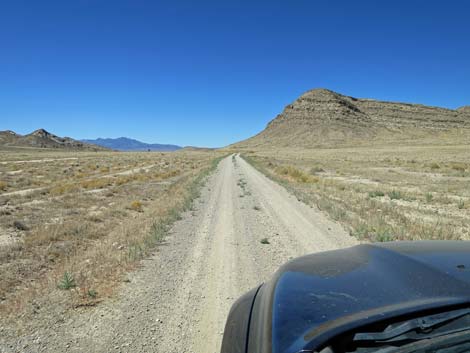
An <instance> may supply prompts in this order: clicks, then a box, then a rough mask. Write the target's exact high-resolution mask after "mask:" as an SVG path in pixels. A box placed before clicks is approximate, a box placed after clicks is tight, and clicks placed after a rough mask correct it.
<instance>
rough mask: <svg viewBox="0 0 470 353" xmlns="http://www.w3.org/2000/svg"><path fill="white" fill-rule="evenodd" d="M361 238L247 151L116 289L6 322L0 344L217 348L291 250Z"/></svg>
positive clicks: (223, 169)
mask: <svg viewBox="0 0 470 353" xmlns="http://www.w3.org/2000/svg"><path fill="white" fill-rule="evenodd" d="M262 239H264V241H263V243H265V244H263V243H262V242H261V240H262ZM266 243H267V244H266ZM356 243H357V240H356V239H355V238H353V237H350V236H349V235H348V234H347V233H346V232H345V231H344V230H343V229H342V228H341V227H340V226H339V225H338V224H336V223H334V222H332V221H330V220H329V219H328V218H326V217H325V216H324V215H323V214H322V213H319V212H318V211H316V210H315V209H313V208H311V207H309V206H307V205H305V204H303V203H301V202H299V201H298V200H297V198H296V197H294V196H293V195H291V194H289V193H288V192H287V191H286V190H285V189H284V188H283V187H281V186H279V185H278V184H276V183H274V182H273V181H271V180H269V179H268V178H266V177H265V176H264V175H262V174H261V173H260V172H258V171H257V170H255V169H254V168H253V167H252V166H250V165H249V164H248V163H246V162H245V161H244V160H243V159H241V158H240V157H238V156H232V157H228V158H225V159H224V160H222V161H221V162H220V164H219V167H218V168H217V170H216V172H215V173H214V174H213V175H212V176H211V177H210V179H209V181H208V182H207V184H206V186H205V187H204V188H203V190H202V193H201V197H200V198H199V199H198V200H197V201H196V202H195V204H194V209H193V210H192V211H188V212H186V213H185V214H184V215H183V217H182V219H181V220H179V221H177V222H176V223H175V225H174V226H173V228H172V230H171V232H170V235H169V236H168V237H167V238H166V240H165V242H163V243H162V244H161V245H160V246H159V248H158V249H157V251H156V252H155V253H154V255H152V256H151V257H150V258H148V259H146V260H144V261H143V263H142V266H141V268H140V269H138V270H137V271H135V272H133V273H130V274H129V275H128V279H127V280H126V281H125V282H124V283H123V285H122V287H121V289H120V294H119V295H118V296H117V297H115V298H114V299H111V300H109V301H107V302H104V303H102V304H101V305H99V306H97V307H95V308H82V309H77V311H76V312H74V313H73V315H70V314H64V315H62V314H60V313H48V317H44V318H43V319H42V320H35V321H38V322H40V324H37V325H35V326H34V327H30V328H27V329H26V330H24V331H25V332H23V333H22V334H21V335H20V336H17V333H16V332H13V330H11V329H9V328H7V327H0V352H66V351H67V352H85V351H86V352H111V351H112V352H162V353H163V352H164V353H171V352H175V353H176V352H178V353H180V352H195V353H212V352H218V351H219V348H220V343H221V339H222V334H223V329H224V324H225V319H226V316H227V314H228V311H229V309H230V306H231V305H232V303H233V302H234V301H235V300H236V299H237V298H238V297H239V296H240V295H241V294H243V293H244V292H245V291H247V290H249V289H251V288H252V287H255V286H256V285H258V284H259V283H261V282H262V281H264V280H266V279H268V278H269V277H270V276H271V275H272V273H273V272H274V271H275V270H276V269H277V268H278V267H279V266H280V265H281V264H282V263H284V262H285V261H287V260H289V259H291V258H293V257H296V256H300V255H303V254H307V253H312V252H317V251H323V250H330V249H335V248H341V247H346V246H351V245H354V244H356ZM80 310H81V311H80Z"/></svg>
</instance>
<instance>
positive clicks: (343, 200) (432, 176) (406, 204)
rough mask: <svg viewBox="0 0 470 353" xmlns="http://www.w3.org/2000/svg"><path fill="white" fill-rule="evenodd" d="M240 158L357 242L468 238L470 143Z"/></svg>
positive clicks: (248, 154) (255, 154)
mask: <svg viewBox="0 0 470 353" xmlns="http://www.w3.org/2000/svg"><path fill="white" fill-rule="evenodd" d="M242 156H243V158H245V159H246V160H247V161H248V162H249V163H251V164H252V165H253V166H255V167H256V168H257V169H259V170H260V171H262V172H263V173H264V174H266V175H267V176H269V177H270V178H272V179H274V180H275V181H277V182H279V183H281V184H283V185H284V186H285V187H287V188H288V189H289V190H290V191H291V192H293V193H294V194H295V195H296V196H297V197H298V198H299V200H301V201H303V202H305V203H307V204H309V205H312V207H317V208H318V209H319V210H321V211H323V212H325V213H326V214H328V216H329V217H330V218H332V219H333V220H335V221H338V222H340V223H341V224H342V225H343V226H344V227H345V228H346V229H347V230H348V231H349V232H350V234H351V235H353V236H355V237H357V238H358V239H360V240H364V241H379V242H381V241H393V240H420V239H465V240H467V239H470V188H468V185H470V162H469V161H470V150H469V149H468V147H467V146H420V147H414V146H409V147H406V146H404V147H399V148H387V147H381V148H377V147H374V148H365V147H361V148H357V149H355V148H343V149H317V150H309V151H307V150H299V151H288V150H285V151H282V150H281V151H276V153H273V152H263V151H258V152H255V151H249V152H245V153H244V154H243V155H242Z"/></svg>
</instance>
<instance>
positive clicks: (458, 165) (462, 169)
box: [450, 163, 466, 172]
mask: <svg viewBox="0 0 470 353" xmlns="http://www.w3.org/2000/svg"><path fill="white" fill-rule="evenodd" d="M450 167H451V168H452V169H453V170H456V171H458V172H465V169H466V165H465V164H464V163H452V164H451V165H450Z"/></svg>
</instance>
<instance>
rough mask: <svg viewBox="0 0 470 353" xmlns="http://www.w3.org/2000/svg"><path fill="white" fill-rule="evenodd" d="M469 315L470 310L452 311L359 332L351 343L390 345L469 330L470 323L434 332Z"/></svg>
mask: <svg viewBox="0 0 470 353" xmlns="http://www.w3.org/2000/svg"><path fill="white" fill-rule="evenodd" d="M469 314H470V309H460V310H453V311H448V312H444V313H439V314H433V315H428V316H423V317H420V318H415V319H411V320H408V321H405V322H400V323H397V324H391V325H389V326H387V327H386V328H385V330H384V331H382V332H359V333H356V334H355V335H354V338H353V341H356V342H357V341H366V342H374V343H381V342H382V343H390V342H397V341H403V340H420V339H424V338H432V337H437V336H439V335H443V334H450V333H455V332H460V331H464V330H469V329H470V323H467V325H463V326H457V327H453V328H452V329H450V330H447V331H439V332H437V333H436V332H434V330H435V329H438V328H440V327H442V326H443V325H446V324H449V323H451V322H453V321H456V320H458V319H461V318H463V317H465V316H467V315H469Z"/></svg>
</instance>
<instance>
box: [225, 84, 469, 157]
mask: <svg viewBox="0 0 470 353" xmlns="http://www.w3.org/2000/svg"><path fill="white" fill-rule="evenodd" d="M453 137H458V138H459V139H464V140H466V141H467V142H470V107H468V106H467V107H462V108H459V109H457V110H451V109H445V108H438V107H429V106H425V105H421V104H409V103H396V102H384V101H378V100H373V99H362V98H353V97H348V96H344V95H341V94H339V93H336V92H333V91H330V90H326V89H314V90H311V91H308V92H306V93H305V94H303V95H302V96H301V97H300V98H298V99H297V100H296V101H294V102H293V103H292V104H289V105H288V106H287V107H285V109H284V111H283V112H282V113H281V114H280V115H278V116H277V117H276V118H275V119H274V120H272V121H271V122H270V123H269V124H268V125H267V127H266V129H265V130H263V131H262V132H260V133H259V134H257V135H256V136H254V137H252V138H249V139H247V140H245V141H242V142H239V143H237V144H235V145H232V147H236V148H263V147H267V148H270V147H305V148H311V147H334V146H348V145H357V144H371V143H375V142H381V143H382V142H397V141H407V142H410V143H420V142H442V141H443V139H444V138H445V140H446V141H451V139H452V138H453Z"/></svg>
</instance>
